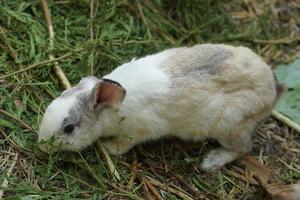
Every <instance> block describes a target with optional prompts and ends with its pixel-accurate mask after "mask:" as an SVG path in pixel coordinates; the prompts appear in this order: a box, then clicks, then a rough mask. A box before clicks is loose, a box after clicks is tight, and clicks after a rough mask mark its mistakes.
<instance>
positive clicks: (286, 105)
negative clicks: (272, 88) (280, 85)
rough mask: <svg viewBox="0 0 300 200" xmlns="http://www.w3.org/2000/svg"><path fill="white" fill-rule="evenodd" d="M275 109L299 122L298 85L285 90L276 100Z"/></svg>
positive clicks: (299, 100) (299, 92)
mask: <svg viewBox="0 0 300 200" xmlns="http://www.w3.org/2000/svg"><path fill="white" fill-rule="evenodd" d="M275 109H276V110H277V111H278V112H280V113H282V114H284V115H286V116H287V117H289V118H291V119H292V120H293V121H295V122H296V123H298V124H300V87H299V88H297V89H295V90H292V91H289V92H286V93H285V94H284V95H283V96H282V97H281V98H280V99H279V100H278V101H277V103H276V105H275Z"/></svg>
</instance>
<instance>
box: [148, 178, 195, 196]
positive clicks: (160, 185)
mask: <svg viewBox="0 0 300 200" xmlns="http://www.w3.org/2000/svg"><path fill="white" fill-rule="evenodd" d="M147 178H148V180H149V181H150V182H151V183H152V184H153V185H155V186H157V187H160V188H161V189H163V190H166V191H169V192H171V193H173V194H176V195H177V196H179V197H180V198H182V199H187V200H193V198H192V197H190V196H189V195H187V194H185V193H183V192H181V191H179V190H175V189H173V188H171V187H169V186H167V185H164V184H162V183H160V182H159V181H157V180H154V179H152V178H150V177H148V176H147Z"/></svg>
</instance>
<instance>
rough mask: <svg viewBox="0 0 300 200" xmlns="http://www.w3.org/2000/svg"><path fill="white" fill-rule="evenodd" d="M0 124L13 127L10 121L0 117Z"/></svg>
mask: <svg viewBox="0 0 300 200" xmlns="http://www.w3.org/2000/svg"><path fill="white" fill-rule="evenodd" d="M0 126H4V127H7V128H11V129H13V128H14V125H13V124H12V123H10V122H9V121H6V120H4V119H0Z"/></svg>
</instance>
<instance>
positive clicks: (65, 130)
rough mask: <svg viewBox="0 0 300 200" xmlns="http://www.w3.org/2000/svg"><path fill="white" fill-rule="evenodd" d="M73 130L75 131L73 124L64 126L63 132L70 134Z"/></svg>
mask: <svg viewBox="0 0 300 200" xmlns="http://www.w3.org/2000/svg"><path fill="white" fill-rule="evenodd" d="M74 129H75V125H74V124H69V125H67V126H65V128H64V132H65V133H66V134H71V133H72V132H73V131H74Z"/></svg>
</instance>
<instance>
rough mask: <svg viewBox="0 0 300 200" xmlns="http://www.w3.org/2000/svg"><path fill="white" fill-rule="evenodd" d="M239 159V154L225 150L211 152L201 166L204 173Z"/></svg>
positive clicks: (219, 149)
mask: <svg viewBox="0 0 300 200" xmlns="http://www.w3.org/2000/svg"><path fill="white" fill-rule="evenodd" d="M237 157H238V153H237V152H234V151H230V150H227V149H224V148H218V149H213V150H211V151H210V152H209V153H208V154H207V155H206V158H205V159H204V160H203V162H202V164H201V169H202V170H204V171H213V170H216V169H219V168H221V167H222V166H224V165H225V164H227V163H230V162H232V161H233V160H234V159H236V158H237Z"/></svg>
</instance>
